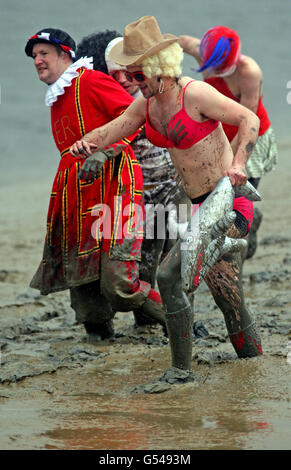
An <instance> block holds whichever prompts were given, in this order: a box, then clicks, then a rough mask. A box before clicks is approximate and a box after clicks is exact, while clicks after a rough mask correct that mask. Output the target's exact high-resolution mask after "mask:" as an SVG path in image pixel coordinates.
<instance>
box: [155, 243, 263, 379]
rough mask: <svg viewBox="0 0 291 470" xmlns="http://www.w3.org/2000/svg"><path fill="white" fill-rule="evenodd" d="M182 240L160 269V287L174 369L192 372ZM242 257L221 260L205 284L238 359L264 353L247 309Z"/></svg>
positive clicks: (188, 311)
mask: <svg viewBox="0 0 291 470" xmlns="http://www.w3.org/2000/svg"><path fill="white" fill-rule="evenodd" d="M180 246H181V242H180V240H179V241H178V242H177V243H176V245H175V246H174V248H173V249H172V250H171V251H170V253H169V254H168V256H167V257H166V258H165V259H164V260H163V262H162V263H161V265H160V267H159V269H158V276H157V279H158V286H159V290H160V293H161V297H162V300H163V303H164V306H165V309H166V324H167V329H168V335H169V339H170V346H171V355H172V366H174V367H179V368H181V369H188V370H189V369H190V368H191V359H192V337H191V328H192V325H193V321H194V318H193V314H192V309H191V305H190V302H189V299H188V298H187V296H186V295H185V293H184V292H183V290H182V283H181V256H180ZM241 274H242V261H241V255H240V253H235V254H230V255H228V256H224V257H223V258H221V259H220V260H219V261H218V262H217V263H216V264H215V265H214V266H213V268H212V269H211V270H210V272H209V273H208V275H207V277H206V279H205V280H206V283H207V285H208V287H209V289H210V291H211V293H212V295H213V298H214V300H215V302H216V304H217V305H218V307H219V308H220V309H221V311H222V313H223V315H224V319H225V324H226V328H227V331H228V334H229V338H230V341H231V343H232V345H233V347H234V349H235V351H236V353H237V355H238V357H239V358H244V357H253V356H258V355H259V354H261V353H262V348H261V341H260V336H259V333H258V331H257V329H256V325H255V322H254V320H253V318H252V317H251V315H250V313H249V311H248V309H247V308H246V305H245V300H244V294H243V288H242V279H241Z"/></svg>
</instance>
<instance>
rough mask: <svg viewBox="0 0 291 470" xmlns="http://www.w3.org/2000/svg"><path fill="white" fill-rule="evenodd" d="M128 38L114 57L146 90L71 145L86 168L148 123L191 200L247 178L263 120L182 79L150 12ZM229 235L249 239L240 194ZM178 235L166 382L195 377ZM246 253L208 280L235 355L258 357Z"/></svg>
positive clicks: (165, 289) (162, 276)
mask: <svg viewBox="0 0 291 470" xmlns="http://www.w3.org/2000/svg"><path fill="white" fill-rule="evenodd" d="M123 38H124V39H123V41H122V42H119V43H118V44H116V45H115V46H114V47H113V48H112V49H111V51H110V59H111V60H113V61H114V62H117V63H118V64H120V65H124V66H126V68H127V76H128V79H129V80H130V81H132V82H133V83H136V84H137V85H138V86H139V88H140V90H141V92H142V95H143V96H141V97H138V98H137V99H136V100H135V101H134V102H133V103H132V104H131V105H130V106H129V107H128V108H127V110H126V111H125V112H124V113H123V114H122V115H121V116H119V117H118V118H117V119H115V120H113V121H112V122H110V123H109V124H107V125H105V126H102V127H100V128H97V129H95V130H93V131H91V132H90V133H88V134H86V135H85V136H84V137H83V138H82V139H79V140H77V141H76V142H75V143H74V145H72V147H71V148H70V152H71V154H72V155H74V156H75V157H77V158H78V155H79V154H80V153H82V154H84V155H85V156H86V157H87V159H86V162H85V164H84V165H86V167H85V168H86V170H87V171H88V170H89V169H91V170H92V171H93V173H94V174H95V175H98V174H99V172H100V171H101V170H102V167H103V161H104V157H103V156H102V155H103V153H102V151H103V149H104V148H105V147H106V146H108V145H110V144H111V143H112V142H114V141H118V140H120V139H121V138H122V137H124V135H129V134H132V133H134V132H135V131H136V129H137V128H138V127H139V126H140V125H142V124H143V123H144V122H145V123H146V137H147V138H148V139H149V140H150V141H151V142H152V143H153V144H154V145H158V146H160V147H165V148H168V149H169V152H170V155H171V159H172V162H173V164H174V166H175V168H176V170H177V172H178V174H179V175H180V177H181V180H182V184H183V188H184V190H185V192H186V194H187V195H188V197H189V198H190V199H191V201H192V203H193V204H200V203H202V205H201V207H202V206H203V205H205V204H207V198H208V195H210V196H211V195H212V192H214V189H215V188H216V186H217V184H218V183H219V181H221V180H222V179H223V178H225V177H227V178H228V179H229V181H230V182H231V184H232V185H233V186H234V187H235V186H243V185H245V184H246V182H247V175H246V171H245V165H246V162H247V160H248V158H249V156H250V154H251V152H252V150H253V148H254V146H255V144H256V140H257V136H258V130H259V119H258V118H257V116H256V115H255V114H254V113H253V112H252V111H250V110H249V109H247V108H246V107H244V106H242V105H240V104H239V103H236V102H235V101H234V100H231V99H229V98H226V97H224V96H223V95H222V94H220V93H219V92H218V91H216V90H215V89H214V88H213V87H211V86H210V85H208V84H207V83H204V82H200V81H195V80H192V79H189V78H187V77H181V67H180V65H181V62H182V59H183V51H182V48H181V47H180V46H179V44H178V38H177V37H176V36H174V35H172V34H162V33H161V31H160V28H159V26H158V23H157V21H156V19H155V18H154V17H153V16H145V17H142V18H140V19H139V20H137V21H135V22H133V23H130V24H129V25H127V26H126V27H125V29H124V35H123ZM221 122H227V123H228V124H231V125H236V126H237V127H238V146H237V150H236V153H235V155H233V152H232V149H231V146H230V143H229V141H228V139H227V138H226V136H225V133H224V132H223V129H222V125H221ZM233 208H234V210H235V213H236V219H235V222H234V224H233V225H232V226H231V227H230V229H229V231H230V232H231V235H232V237H239V238H240V237H244V236H245V235H246V234H247V232H248V230H249V228H250V226H251V222H252V203H251V202H250V201H248V200H247V199H246V198H244V197H238V198H235V199H234V201H233ZM180 245H181V240H178V241H177V243H176V244H175V246H174V247H173V248H172V249H171V251H170V253H169V254H168V255H167V257H166V258H165V259H164V260H163V261H162V263H161V264H160V266H159V269H158V276H157V277H158V286H159V290H160V293H161V296H162V300H163V303H164V306H165V308H166V321H167V329H168V334H169V339H170V346H171V356H172V365H171V367H170V369H169V370H167V371H166V372H165V374H163V376H162V377H161V378H160V380H162V381H169V382H171V383H172V382H174V381H177V382H179V381H182V382H183V381H187V380H192V378H193V374H192V371H191V359H192V335H191V331H192V325H193V312H192V306H191V305H190V302H189V299H188V297H187V295H186V294H185V292H184V291H183V288H182V279H181V250H180ZM241 264H242V262H241V254H240V253H239V252H237V253H229V254H227V255H224V256H223V257H222V258H221V259H219V260H218V261H217V262H216V263H215V265H214V266H213V268H212V269H211V271H210V272H209V273H208V275H207V277H206V282H207V285H208V286H209V288H210V290H211V292H212V294H213V297H214V300H215V302H216V303H217V305H218V306H219V307H220V309H221V310H222V312H223V314H224V318H225V323H226V327H227V330H228V334H229V337H230V340H231V342H232V344H233V346H234V349H235V351H236V353H237V355H238V357H240V358H241V357H252V356H257V355H259V354H261V343H260V337H259V334H258V332H257V329H256V325H255V321H254V319H253V318H252V316H251V314H250V312H249V311H248V309H247V307H246V304H245V300H244V293H243V286H242V279H241Z"/></svg>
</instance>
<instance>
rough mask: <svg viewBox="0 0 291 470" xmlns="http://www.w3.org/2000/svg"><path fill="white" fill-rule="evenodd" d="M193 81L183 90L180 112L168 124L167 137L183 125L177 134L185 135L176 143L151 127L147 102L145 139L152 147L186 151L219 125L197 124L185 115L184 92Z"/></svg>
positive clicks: (212, 122) (205, 122) (211, 123)
mask: <svg viewBox="0 0 291 470" xmlns="http://www.w3.org/2000/svg"><path fill="white" fill-rule="evenodd" d="M194 81H195V80H191V81H190V82H188V83H187V85H186V86H185V87H184V88H183V95H182V108H181V109H180V111H178V112H177V113H176V114H174V116H172V117H171V119H170V121H169V124H168V132H167V134H168V136H169V135H170V132H171V130H172V129H174V127H175V126H177V127H176V128H175V130H178V132H179V127H180V126H181V125H184V128H183V129H181V131H180V133H179V134H180V136H183V134H184V133H185V135H184V136H183V138H181V139H180V138H179V137H178V139H177V141H174V140H172V139H171V138H167V137H165V136H164V135H163V134H161V133H160V132H158V131H156V130H155V129H154V128H153V127H152V125H151V122H150V117H149V100H147V115H146V137H147V139H148V140H149V141H150V142H151V143H152V144H153V145H156V146H157V147H164V148H171V147H175V148H178V149H188V148H190V147H192V145H194V144H196V143H197V142H199V141H200V140H202V139H204V137H206V136H207V135H208V134H211V132H213V131H214V130H215V129H216V128H217V126H218V125H219V123H220V121H215V120H214V119H209V120H207V121H203V122H198V121H195V120H194V119H192V118H191V117H190V116H189V114H187V112H186V110H185V106H184V97H185V91H186V88H187V86H188V85H189V84H190V83H192V82H194ZM179 121H180V122H179Z"/></svg>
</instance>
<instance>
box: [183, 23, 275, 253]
mask: <svg viewBox="0 0 291 470" xmlns="http://www.w3.org/2000/svg"><path fill="white" fill-rule="evenodd" d="M179 44H180V46H181V47H182V48H183V51H184V52H185V53H187V54H190V55H192V56H193V57H194V58H195V59H196V61H197V62H198V64H199V66H200V67H199V69H198V70H196V71H197V72H201V73H202V75H203V78H204V81H205V82H207V83H209V84H210V85H212V86H213V87H214V88H216V89H217V90H218V91H219V92H220V93H222V94H223V95H225V96H227V97H228V98H231V99H233V100H235V101H237V102H238V103H240V104H242V105H243V106H246V107H247V108H248V109H250V110H251V111H253V112H254V113H255V114H256V115H257V116H258V118H259V119H260V129H259V137H258V140H257V143H256V146H255V148H254V150H253V152H252V154H251V156H250V158H249V159H248V161H247V164H246V171H247V175H248V180H249V181H250V182H251V183H252V185H253V186H255V187H256V188H257V187H258V185H259V182H260V179H261V177H262V176H264V175H265V174H266V173H267V172H269V171H271V170H272V169H274V167H275V166H276V164H277V160H278V151H277V144H276V138H275V133H274V130H273V128H272V126H271V122H270V119H269V116H268V113H267V111H266V108H265V106H264V104H263V101H262V99H263V95H262V79H263V73H262V70H261V68H260V66H259V65H258V64H257V62H256V61H255V60H254V59H253V58H252V57H249V56H246V55H244V54H242V53H241V39H240V37H239V35H238V34H237V32H236V31H235V30H234V29H230V28H228V27H226V26H215V27H213V28H210V29H209V30H208V31H206V33H205V34H204V35H203V37H202V38H201V39H198V38H196V37H193V36H187V35H182V36H180V37H179ZM222 125H223V130H224V132H225V134H226V136H227V138H228V140H229V141H230V142H231V146H232V148H233V152H234V153H235V152H236V149H237V145H238V127H237V126H232V125H229V124H226V123H223V124H222ZM262 217H263V215H262V213H261V211H260V210H259V209H258V208H256V207H255V208H254V219H253V223H252V227H251V229H250V232H249V243H248V251H247V254H246V258H251V257H252V256H253V255H254V253H255V251H256V248H257V230H258V228H259V226H260V224H261V221H262Z"/></svg>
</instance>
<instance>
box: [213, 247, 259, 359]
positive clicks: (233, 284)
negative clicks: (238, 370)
mask: <svg viewBox="0 0 291 470" xmlns="http://www.w3.org/2000/svg"><path fill="white" fill-rule="evenodd" d="M241 277H242V259H241V254H240V253H233V254H229V255H225V256H224V257H223V258H222V259H221V260H219V261H218V262H217V263H216V264H215V265H214V266H213V268H212V269H211V271H210V272H209V273H208V275H207V277H206V279H205V281H206V283H207V285H208V287H209V289H210V291H211V293H212V295H213V297H214V300H215V303H216V304H217V305H218V307H219V308H220V309H221V311H222V313H223V315H224V319H225V323H226V328H227V331H228V334H229V338H230V341H231V343H232V345H233V347H234V349H235V351H236V353H237V355H238V357H239V358H244V357H254V356H258V355H260V354H262V346H261V339H260V335H259V333H258V330H257V328H256V324H255V321H254V319H253V318H252V316H251V315H250V313H249V311H248V309H247V307H246V304H245V299H244V293H243V286H242V279H241Z"/></svg>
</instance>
